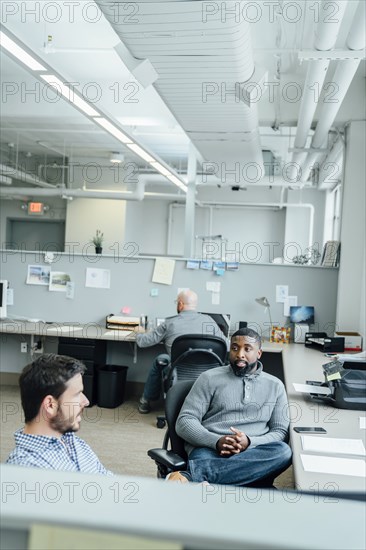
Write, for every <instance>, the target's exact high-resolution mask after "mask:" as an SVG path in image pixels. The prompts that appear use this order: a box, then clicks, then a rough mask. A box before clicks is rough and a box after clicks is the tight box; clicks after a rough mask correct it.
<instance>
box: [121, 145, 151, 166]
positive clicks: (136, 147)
mask: <svg viewBox="0 0 366 550" xmlns="http://www.w3.org/2000/svg"><path fill="white" fill-rule="evenodd" d="M127 147H129V148H130V149H131V150H132V151H133V152H134V153H136V155H138V156H139V157H141V158H142V159H144V160H146V162H154V157H152V156H151V155H149V153H146V151H144V149H142V147H140V146H139V145H137V144H136V143H129V144H128V145H127Z"/></svg>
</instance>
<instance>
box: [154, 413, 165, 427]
mask: <svg viewBox="0 0 366 550" xmlns="http://www.w3.org/2000/svg"><path fill="white" fill-rule="evenodd" d="M156 426H157V428H160V429H162V428H165V426H166V419H165V416H157V417H156Z"/></svg>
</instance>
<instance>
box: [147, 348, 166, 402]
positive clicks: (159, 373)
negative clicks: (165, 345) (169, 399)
mask: <svg viewBox="0 0 366 550" xmlns="http://www.w3.org/2000/svg"><path fill="white" fill-rule="evenodd" d="M169 365H170V357H169V355H168V354H167V353H161V354H160V355H158V356H157V357H155V359H154V362H153V365H152V367H151V369H150V372H149V376H148V377H147V380H146V383H145V387H144V393H143V396H144V398H145V399H147V400H148V401H156V400H157V399H159V397H160V393H161V389H162V385H163V377H164V375H166V374H167V373H168V371H169Z"/></svg>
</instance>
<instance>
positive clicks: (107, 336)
mask: <svg viewBox="0 0 366 550" xmlns="http://www.w3.org/2000/svg"><path fill="white" fill-rule="evenodd" d="M0 332H3V333H6V334H29V335H31V334H33V335H34V336H47V337H49V338H50V337H56V338H60V337H63V338H83V339H89V340H91V339H93V340H110V341H115V342H125V341H127V342H134V341H135V340H136V333H135V332H133V331H132V332H131V331H125V330H111V329H107V328H105V327H102V326H101V325H98V323H87V324H82V323H43V322H42V321H39V322H29V321H2V322H0Z"/></svg>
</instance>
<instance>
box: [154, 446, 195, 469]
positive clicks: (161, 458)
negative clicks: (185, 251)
mask: <svg viewBox="0 0 366 550" xmlns="http://www.w3.org/2000/svg"><path fill="white" fill-rule="evenodd" d="M147 454H148V455H149V457H150V458H152V459H153V460H155V462H158V463H159V464H164V466H167V467H168V468H170V469H171V470H184V469H185V468H186V466H187V463H186V461H185V460H183V458H182V457H181V456H179V455H177V454H176V453H173V451H167V450H166V449H150V450H148V451H147Z"/></svg>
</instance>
